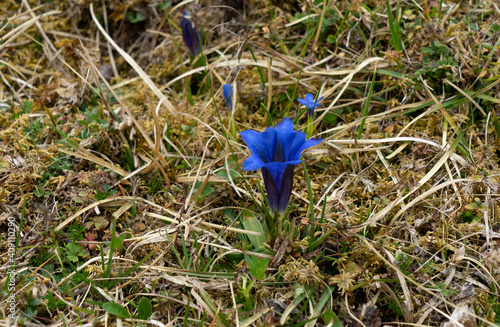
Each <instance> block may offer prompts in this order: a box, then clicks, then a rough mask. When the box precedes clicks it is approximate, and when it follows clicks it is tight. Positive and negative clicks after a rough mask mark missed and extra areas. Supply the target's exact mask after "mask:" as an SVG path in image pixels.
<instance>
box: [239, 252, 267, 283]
mask: <svg viewBox="0 0 500 327" xmlns="http://www.w3.org/2000/svg"><path fill="white" fill-rule="evenodd" d="M245 261H246V262H247V264H248V268H249V269H250V274H251V275H252V276H253V277H254V278H255V279H257V280H261V279H263V278H264V277H266V274H265V271H266V269H267V265H268V264H269V261H270V260H269V259H268V258H257V257H256V256H254V255H252V256H251V257H250V256H248V255H245Z"/></svg>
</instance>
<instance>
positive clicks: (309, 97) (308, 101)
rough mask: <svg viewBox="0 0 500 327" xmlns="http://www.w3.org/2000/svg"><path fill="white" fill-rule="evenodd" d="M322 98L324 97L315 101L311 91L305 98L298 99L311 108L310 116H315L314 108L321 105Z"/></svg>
mask: <svg viewBox="0 0 500 327" xmlns="http://www.w3.org/2000/svg"><path fill="white" fill-rule="evenodd" d="M321 100H323V97H321V98H319V99H318V101H316V102H314V96H313V95H312V94H311V93H307V94H306V97H305V98H304V99H298V101H299V102H300V103H301V104H303V105H304V106H306V107H307V108H308V109H309V112H308V114H309V117H310V118H312V117H313V116H314V108H316V107H319V106H321V103H319V102H320V101H321Z"/></svg>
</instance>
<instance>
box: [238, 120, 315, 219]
mask: <svg viewBox="0 0 500 327" xmlns="http://www.w3.org/2000/svg"><path fill="white" fill-rule="evenodd" d="M293 129H294V126H293V122H292V121H291V119H290V118H288V117H285V119H283V121H281V122H280V123H278V125H277V126H276V129H275V128H274V127H272V126H271V127H268V128H266V130H265V131H263V132H261V133H258V132H256V131H253V130H246V131H243V132H241V133H240V135H241V138H242V140H243V142H245V143H246V144H247V146H248V148H249V149H250V151H251V152H252V155H251V156H250V157H249V158H247V160H245V163H244V164H243V169H244V170H256V169H262V176H263V177H264V184H265V187H266V192H267V198H268V201H269V206H270V207H271V210H273V211H277V212H278V213H279V214H280V215H281V214H283V213H284V212H285V210H286V209H287V207H288V202H289V201H290V195H291V194H292V186H293V173H294V168H295V166H296V165H298V164H300V163H301V162H302V161H301V160H300V159H299V158H300V155H301V154H302V151H304V150H305V149H307V148H310V147H312V146H315V145H316V144H319V143H320V142H321V141H323V139H315V138H311V139H308V140H307V141H306V135H305V133H304V132H301V131H294V130H293Z"/></svg>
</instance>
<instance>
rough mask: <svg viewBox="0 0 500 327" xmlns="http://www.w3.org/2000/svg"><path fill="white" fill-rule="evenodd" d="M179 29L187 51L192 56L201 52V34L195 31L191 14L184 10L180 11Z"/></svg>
mask: <svg viewBox="0 0 500 327" xmlns="http://www.w3.org/2000/svg"><path fill="white" fill-rule="evenodd" d="M181 30H182V38H183V39H184V43H185V44H186V46H187V47H188V49H189V52H191V54H192V55H193V56H197V55H198V54H199V53H200V52H201V41H203V36H202V35H201V34H200V33H198V31H196V27H195V26H194V24H193V22H192V21H191V14H190V13H188V12H187V11H185V10H183V11H182V20H181Z"/></svg>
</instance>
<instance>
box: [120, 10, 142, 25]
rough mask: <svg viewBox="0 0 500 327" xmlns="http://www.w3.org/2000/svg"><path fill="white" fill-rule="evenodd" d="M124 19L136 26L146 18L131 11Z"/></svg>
mask: <svg viewBox="0 0 500 327" xmlns="http://www.w3.org/2000/svg"><path fill="white" fill-rule="evenodd" d="M125 18H126V19H127V20H128V21H129V22H130V23H132V24H137V23H140V22H142V21H143V20H145V19H146V16H144V14H143V13H142V12H139V11H132V12H128V13H127V14H126V15H125Z"/></svg>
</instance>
